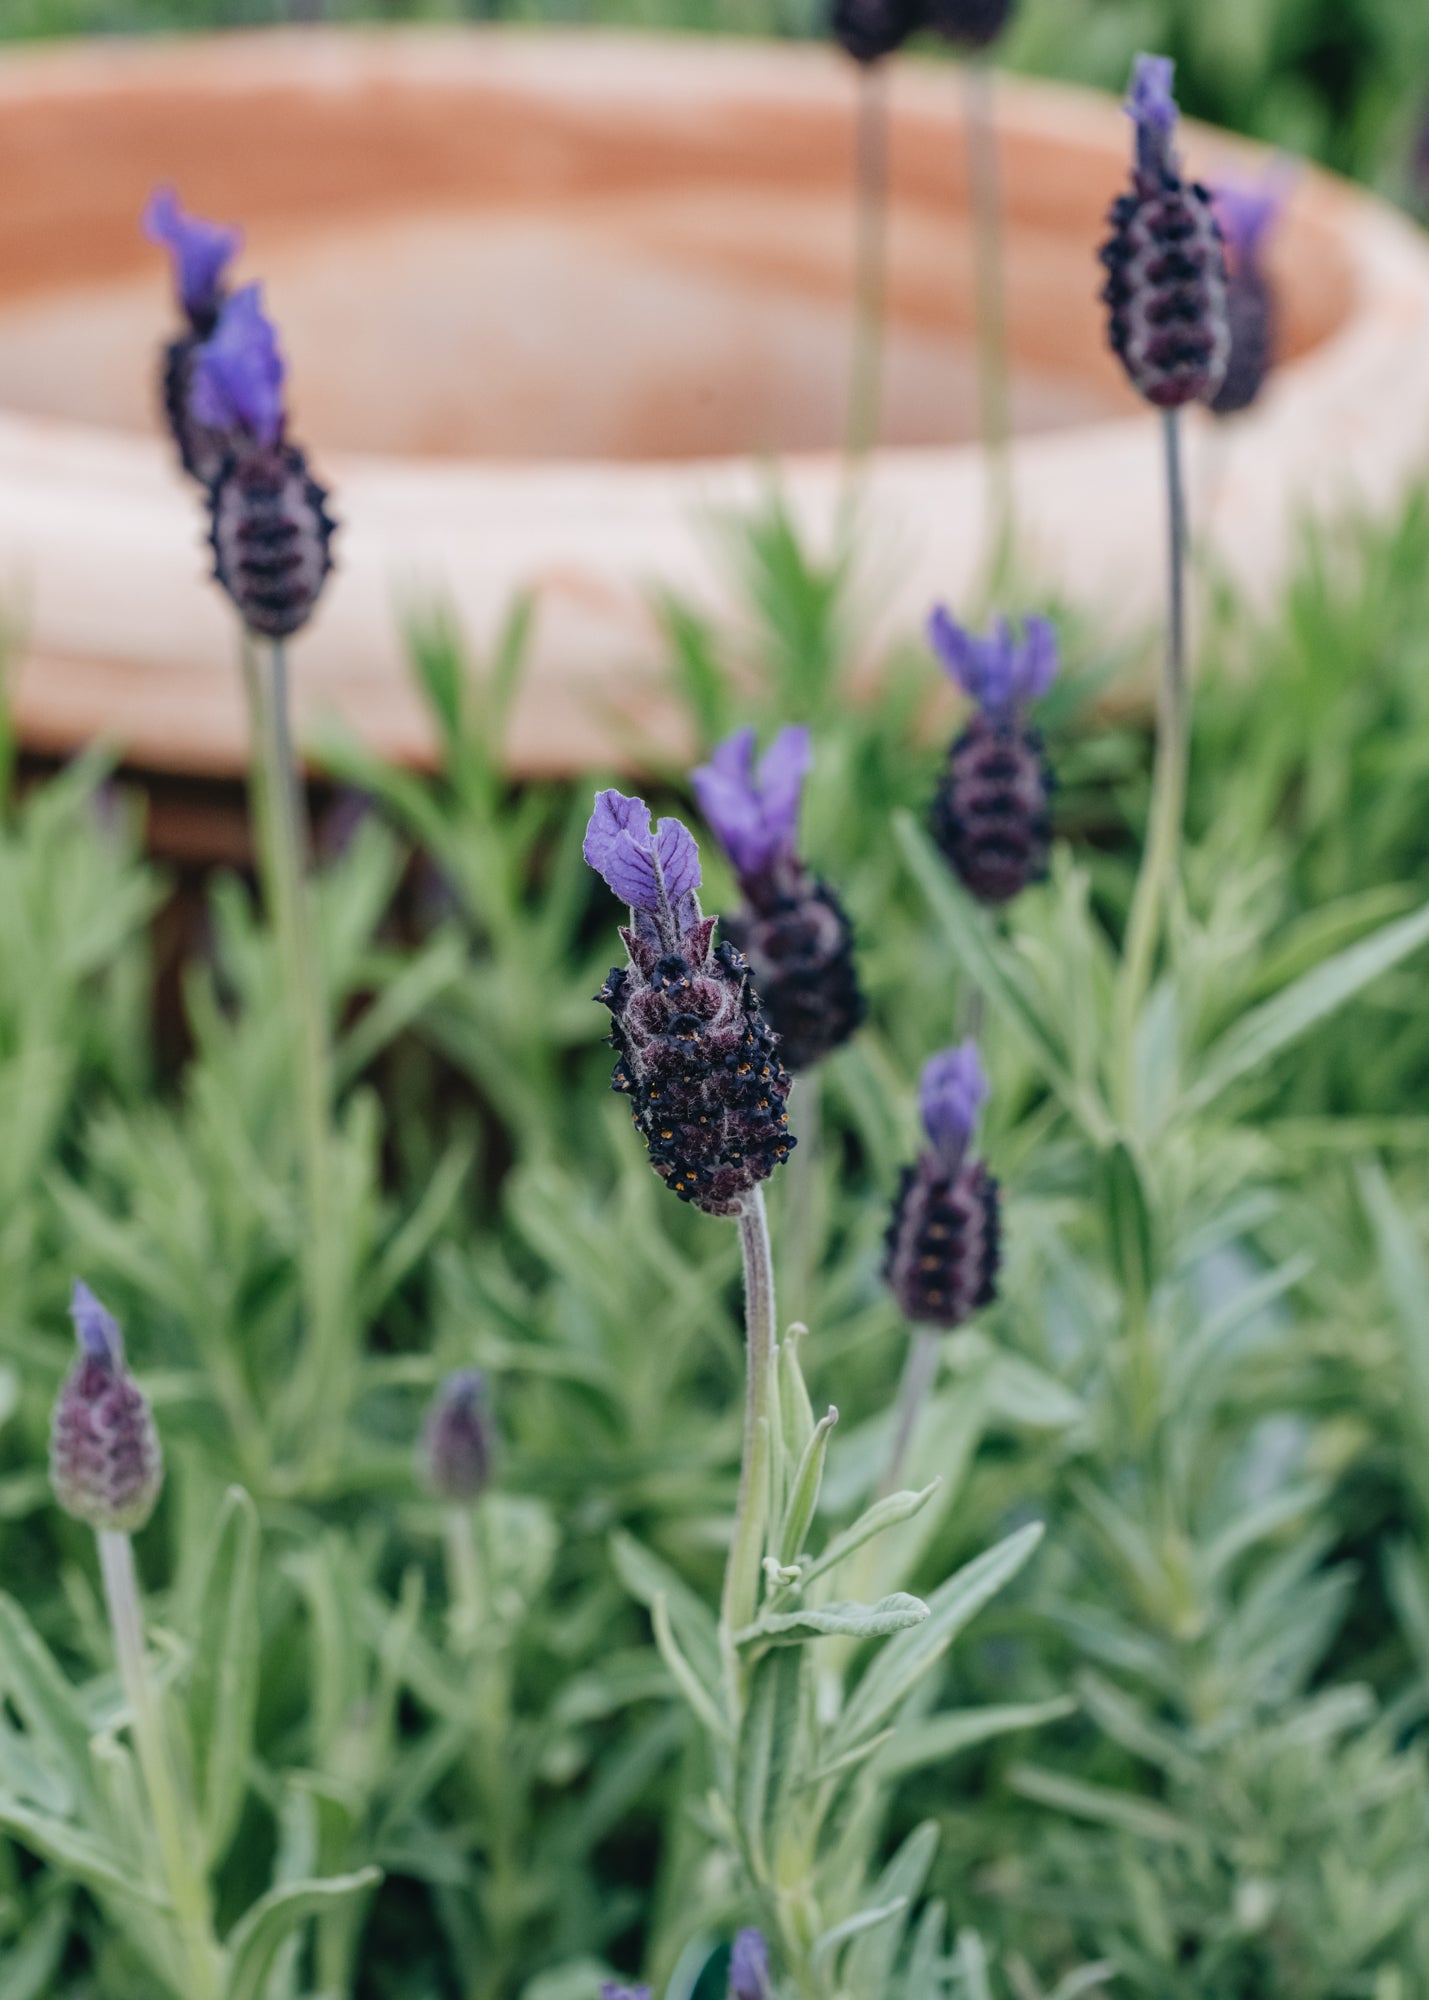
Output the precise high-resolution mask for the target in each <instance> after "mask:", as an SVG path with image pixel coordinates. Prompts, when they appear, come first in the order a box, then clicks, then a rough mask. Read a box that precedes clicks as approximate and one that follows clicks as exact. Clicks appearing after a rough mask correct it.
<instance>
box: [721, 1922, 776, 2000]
mask: <svg viewBox="0 0 1429 2000" xmlns="http://www.w3.org/2000/svg"><path fill="white" fill-rule="evenodd" d="M729 1990H730V1993H731V1995H732V1996H733V2000H771V1996H772V1993H773V1988H772V1986H771V1985H770V1981H769V1947H768V1945H767V1944H766V1943H765V1942H764V1933H763V1931H757V1930H753V1929H751V1930H743V1931H740V1933H739V1935H738V1936H737V1937H736V1938H735V1940H734V1948H733V1950H732V1951H731V1952H730V1955H729Z"/></svg>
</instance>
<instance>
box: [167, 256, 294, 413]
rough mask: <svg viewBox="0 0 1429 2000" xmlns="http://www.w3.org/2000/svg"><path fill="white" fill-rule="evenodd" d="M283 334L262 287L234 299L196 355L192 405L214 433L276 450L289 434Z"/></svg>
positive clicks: (253, 287) (246, 290)
mask: <svg viewBox="0 0 1429 2000" xmlns="http://www.w3.org/2000/svg"><path fill="white" fill-rule="evenodd" d="M285 373H286V369H285V367H284V362H283V356H282V353H281V351H280V349H279V347H278V335H277V332H276V330H275V329H274V326H273V323H272V321H271V320H270V319H269V318H268V316H267V314H266V313H265V312H264V310H263V294H262V291H261V289H260V287H259V286H257V285H245V286H244V287H243V289H242V290H241V291H238V292H235V293H234V294H233V296H232V297H231V298H230V299H228V300H227V301H226V302H225V304H224V307H223V310H222V312H221V313H220V314H219V316H218V324H217V326H216V327H215V328H214V330H213V332H212V334H211V335H210V336H209V338H208V339H207V340H206V341H205V342H204V344H203V346H202V347H201V348H199V350H198V352H197V354H196V355H195V356H194V366H193V377H192V381H191V383H190V386H189V405H190V408H191V410H192V412H193V415H194V417H195V419H196V420H197V421H198V422H199V423H201V424H204V425H206V426H207V427H208V428H209V429H210V430H214V431H223V432H226V433H228V434H229V435H230V436H231V437H236V438H241V439H244V440H248V441H251V442H253V443H255V444H259V445H264V446H269V447H271V446H274V445H276V444H277V443H278V442H279V440H280V439H281V438H282V435H283V425H284V421H285V412H284V408H283V378H284V375H285Z"/></svg>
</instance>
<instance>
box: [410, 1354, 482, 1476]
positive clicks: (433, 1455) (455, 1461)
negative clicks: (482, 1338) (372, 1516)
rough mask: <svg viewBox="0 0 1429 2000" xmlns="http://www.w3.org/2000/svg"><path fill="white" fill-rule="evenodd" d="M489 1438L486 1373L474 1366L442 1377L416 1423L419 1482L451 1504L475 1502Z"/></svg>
mask: <svg viewBox="0 0 1429 2000" xmlns="http://www.w3.org/2000/svg"><path fill="white" fill-rule="evenodd" d="M495 1442H496V1441H495V1435H494V1432H493V1429H492V1423H491V1409H490V1405H489V1403H488V1400H487V1394H486V1377H485V1376H484V1375H483V1374H482V1372H481V1370H480V1369H479V1368H462V1369H459V1370H458V1371H457V1372H456V1373H455V1374H453V1375H448V1376H447V1378H446V1380H445V1381H444V1382H443V1383H442V1385H441V1387H440V1388H439V1389H438V1390H437V1393H436V1395H435V1396H434V1397H433V1398H432V1403H431V1407H430V1409H429V1410H428V1411H427V1420H426V1422H425V1424H424V1425H423V1426H422V1441H421V1446H420V1450H419V1452H418V1466H419V1469H420V1472H421V1475H422V1483H423V1485H424V1486H425V1487H426V1488H427V1491H428V1492H429V1493H431V1494H432V1495H434V1497H435V1498H436V1499H438V1500H445V1501H447V1502H448V1503H449V1504H450V1505H453V1506H460V1505H463V1504H465V1505H470V1504H471V1503H472V1502H473V1501H476V1500H479V1499H480V1498H481V1496H482V1494H483V1493H484V1492H485V1491H486V1489H487V1487H488V1486H489V1485H490V1483H491V1468H492V1460H493V1458H494V1457H495Z"/></svg>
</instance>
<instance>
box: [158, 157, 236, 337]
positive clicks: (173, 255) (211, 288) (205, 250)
mask: <svg viewBox="0 0 1429 2000" xmlns="http://www.w3.org/2000/svg"><path fill="white" fill-rule="evenodd" d="M143 227H144V234H145V235H146V236H147V237H148V239H149V241H150V242H151V243H157V244H159V245H161V246H162V248H164V249H165V250H167V251H168V253H169V257H170V259H171V261H172V264H173V270H174V289H175V290H176V291H177V293H178V297H179V304H180V305H181V306H182V308H183V310H184V314H185V316H186V317H187V319H188V322H189V325H190V326H191V327H192V328H193V331H194V332H195V333H196V334H198V336H199V337H200V338H201V339H202V338H205V337H206V336H207V335H208V334H210V333H211V332H212V331H213V327H214V322H215V321H216V320H217V318H218V314H219V309H220V307H221V306H222V304H223V300H224V296H225V293H226V290H227V286H226V282H225V281H226V279H227V277H228V267H229V265H230V264H231V263H232V262H233V260H234V258H235V257H236V256H237V255H238V252H239V249H240V248H241V246H242V243H243V232H242V231H241V230H238V229H229V228H226V227H225V226H224V225H223V224H222V223H219V222H205V220H204V219H203V217H202V216H200V215H186V214H185V213H184V211H183V208H182V207H181V206H180V203H179V198H178V196H177V194H175V192H174V190H173V189H172V188H171V187H161V188H156V189H155V190H154V192H153V194H151V195H150V197H149V201H148V206H147V207H146V208H145V210H144V223H143Z"/></svg>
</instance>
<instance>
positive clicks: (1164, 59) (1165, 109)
mask: <svg viewBox="0 0 1429 2000" xmlns="http://www.w3.org/2000/svg"><path fill="white" fill-rule="evenodd" d="M1175 86H1176V65H1175V63H1174V62H1173V61H1172V59H1171V57H1170V56H1146V55H1142V56H1138V57H1137V58H1136V62H1135V64H1134V65H1133V67H1132V72H1131V88H1130V90H1129V91H1128V92H1127V96H1126V111H1127V116H1128V117H1130V118H1133V119H1135V121H1136V123H1137V124H1138V125H1139V126H1140V127H1141V128H1142V130H1143V131H1149V132H1159V133H1163V134H1169V133H1171V132H1173V131H1174V130H1175V128H1176V117H1177V112H1176V96H1175Z"/></svg>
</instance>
